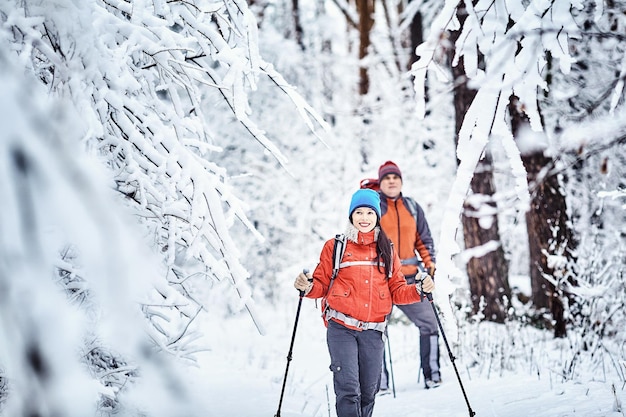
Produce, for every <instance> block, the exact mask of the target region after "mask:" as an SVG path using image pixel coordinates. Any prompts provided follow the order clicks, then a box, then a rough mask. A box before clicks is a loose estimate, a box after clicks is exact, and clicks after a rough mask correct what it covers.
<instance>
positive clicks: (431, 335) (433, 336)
mask: <svg viewBox="0 0 626 417" xmlns="http://www.w3.org/2000/svg"><path fill="white" fill-rule="evenodd" d="M407 282H408V283H409V284H412V283H414V282H415V277H407ZM396 307H398V308H399V309H400V311H402V312H403V313H404V314H406V316H407V317H408V318H409V320H411V322H413V324H415V325H416V326H417V327H418V328H419V332H420V361H421V365H420V367H421V368H422V372H423V374H424V380H428V379H430V380H434V381H438V380H440V379H441V375H440V373H439V331H438V327H437V317H435V312H434V311H433V307H432V306H431V305H430V302H428V301H426V300H425V301H423V302H420V303H413V304H406V305H396ZM386 362H387V361H386V360H385V358H384V357H383V366H382V375H381V378H382V380H381V384H380V385H381V387H382V388H389V373H388V372H387V363H386Z"/></svg>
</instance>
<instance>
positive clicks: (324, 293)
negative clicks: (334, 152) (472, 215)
mask: <svg viewBox="0 0 626 417" xmlns="http://www.w3.org/2000/svg"><path fill="white" fill-rule="evenodd" d="M348 218H349V220H350V223H349V224H348V228H347V231H346V233H345V236H346V237H347V239H346V247H345V252H344V255H343V257H342V259H341V267H340V269H339V272H338V274H337V276H336V278H335V279H334V280H331V277H332V275H333V248H334V245H335V239H330V240H328V241H327V242H326V243H325V244H324V247H323V249H322V253H321V254H320V262H319V264H318V265H317V267H316V268H315V271H313V275H312V277H311V275H310V274H308V275H305V274H304V273H301V274H300V275H298V277H297V278H296V281H295V283H294V286H295V287H296V288H297V289H298V290H300V291H304V293H305V295H306V296H307V297H309V298H322V297H324V298H325V303H322V305H324V304H326V308H325V309H324V310H325V312H324V314H325V319H326V321H327V332H326V340H327V344H328V351H329V353H330V362H331V363H330V369H331V371H332V372H333V383H334V388H335V396H336V402H335V408H336V410H337V416H338V417H370V416H371V415H372V411H373V409H374V400H375V398H376V393H377V392H378V388H379V385H380V374H381V365H380V364H381V362H382V360H383V350H384V345H383V332H384V329H385V326H386V319H387V315H388V314H389V313H391V308H392V305H393V304H410V303H414V302H418V301H422V299H421V297H420V291H421V289H420V288H419V286H418V285H416V284H412V285H408V284H407V283H406V280H405V279H404V276H403V275H402V272H401V271H400V268H401V264H400V259H399V258H398V256H397V255H396V254H395V252H394V251H393V246H392V244H391V242H390V240H389V238H388V237H387V236H386V235H385V233H384V232H383V231H382V230H381V228H380V197H379V196H378V193H377V192H375V191H373V190H370V189H361V190H358V191H357V192H355V193H354V194H353V195H352V200H351V202H350V210H349V212H348ZM311 278H312V281H310V279H311ZM421 285H422V286H423V291H424V292H426V293H430V292H432V291H433V290H434V288H435V284H434V283H433V281H432V279H431V278H430V277H428V276H427V277H426V278H425V279H424V280H423V282H422V283H421Z"/></svg>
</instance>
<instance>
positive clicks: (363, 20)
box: [356, 0, 374, 96]
mask: <svg viewBox="0 0 626 417" xmlns="http://www.w3.org/2000/svg"><path fill="white" fill-rule="evenodd" d="M356 7H357V12H358V14H359V61H360V62H359V94H360V95H362V96H364V95H366V94H367V92H368V91H369V88H370V81H369V75H368V71H367V65H366V64H364V58H365V57H366V56H367V55H368V51H369V47H370V44H371V41H370V32H371V30H372V27H373V26H374V0H356Z"/></svg>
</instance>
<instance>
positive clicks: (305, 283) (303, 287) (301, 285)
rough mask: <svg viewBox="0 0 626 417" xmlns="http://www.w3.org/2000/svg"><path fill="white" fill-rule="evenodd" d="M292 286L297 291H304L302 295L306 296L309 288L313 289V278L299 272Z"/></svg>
mask: <svg viewBox="0 0 626 417" xmlns="http://www.w3.org/2000/svg"><path fill="white" fill-rule="evenodd" d="M293 286H294V287H296V289H297V290H298V291H304V295H307V294H308V293H309V292H310V291H311V288H313V278H312V277H311V274H305V273H304V272H300V274H299V275H298V276H297V277H296V281H295V282H294V283H293Z"/></svg>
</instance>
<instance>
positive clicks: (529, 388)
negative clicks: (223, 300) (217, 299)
mask: <svg viewBox="0 0 626 417" xmlns="http://www.w3.org/2000/svg"><path fill="white" fill-rule="evenodd" d="M306 301H310V300H305V303H304V304H303V307H302V311H301V317H300V322H299V324H298V330H297V335H296V341H295V343H294V349H293V358H292V361H291V362H290V365H289V373H288V379H287V384H286V388H285V394H284V398H283V403H282V407H281V417H336V414H335V411H334V393H333V391H332V377H331V372H330V371H329V369H328V362H329V359H328V353H327V350H326V342H325V339H324V338H325V330H324V327H323V324H322V322H321V318H320V317H319V311H318V310H316V309H315V307H314V305H313V303H312V302H309V303H307V302H306ZM292 307H293V309H294V311H293V312H291V308H292ZM282 308H283V309H284V311H281V312H279V313H278V314H275V315H274V316H273V320H266V324H267V334H266V335H265V336H260V335H258V333H256V332H255V331H254V329H253V327H252V324H251V323H249V322H250V320H249V318H246V317H244V316H242V317H239V318H236V319H232V320H231V319H229V320H228V323H227V325H226V326H224V325H222V326H221V327H219V328H218V327H215V328H212V329H211V332H213V333H215V334H217V333H221V334H220V335H219V337H216V338H215V340H216V342H215V344H214V349H213V351H212V352H210V353H209V354H207V355H206V356H205V357H204V359H203V360H202V363H201V367H200V368H199V369H196V370H194V371H193V372H194V373H195V375H196V377H197V379H198V382H197V383H196V384H194V389H197V390H198V393H199V395H202V396H203V397H204V398H206V401H207V410H208V412H207V417H274V415H275V414H276V411H277V409H278V403H279V399H280V393H281V387H282V382H283V377H284V373H285V367H286V365H287V359H286V358H287V352H288V348H289V342H290V339H291V334H292V330H293V320H294V313H295V305H294V306H283V307H282ZM290 313H291V314H290ZM389 331H390V342H391V347H392V360H393V370H394V376H395V384H396V398H394V397H393V395H391V394H390V395H386V396H382V397H378V398H377V401H376V406H375V408H374V416H373V417H415V416H429V417H433V416H442V417H443V416H445V417H467V416H469V410H468V407H467V405H466V403H465V400H464V398H463V393H462V392H461V389H460V387H459V383H458V381H457V379H456V375H455V373H454V369H453V368H452V366H451V363H450V360H449V358H448V354H447V351H446V350H445V346H443V345H442V357H441V361H442V375H443V379H444V382H443V384H442V386H441V387H439V388H436V389H433V390H425V389H424V388H423V381H420V383H419V384H418V381H417V375H418V366H419V365H418V359H417V358H418V353H417V346H418V345H417V341H418V331H417V329H416V328H414V327H412V326H404V325H401V324H396V325H394V326H392V327H390V329H389ZM455 362H456V364H457V367H458V369H459V373H460V375H461V379H462V382H463V385H464V387H465V390H466V393H467V396H468V399H469V402H470V406H471V408H472V410H473V411H474V412H475V415H476V417H487V416H489V417H526V416H533V417H578V416H580V417H625V416H626V412H625V411H624V404H626V391H625V390H624V386H623V382H621V381H609V382H590V383H585V384H576V383H573V382H567V383H565V384H563V383H561V382H559V381H558V379H557V377H556V376H554V375H550V373H549V372H545V373H544V374H543V375H541V376H538V375H536V374H535V375H531V374H529V373H523V374H517V375H516V374H512V373H508V374H506V375H503V376H500V375H491V376H490V377H485V376H479V375H478V371H477V370H472V369H471V368H470V369H466V367H465V364H463V363H462V362H460V361H459V360H458V359H457V360H456V361H455ZM611 383H613V384H614V385H615V388H616V390H617V401H619V405H618V403H617V402H616V397H615V396H614V395H613V393H612V388H611ZM329 408H330V410H329Z"/></svg>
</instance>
